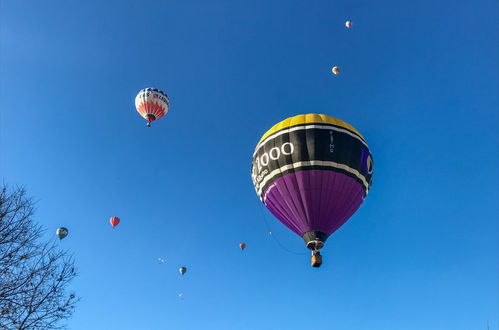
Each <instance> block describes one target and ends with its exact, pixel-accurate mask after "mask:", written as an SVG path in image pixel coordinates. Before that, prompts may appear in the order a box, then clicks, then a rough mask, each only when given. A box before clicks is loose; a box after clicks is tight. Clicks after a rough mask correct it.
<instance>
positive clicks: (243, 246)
mask: <svg viewBox="0 0 499 330" xmlns="http://www.w3.org/2000/svg"><path fill="white" fill-rule="evenodd" d="M239 248H241V250H244V249H245V248H246V243H244V242H242V243H239Z"/></svg>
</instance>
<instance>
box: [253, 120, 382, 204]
mask: <svg viewBox="0 0 499 330" xmlns="http://www.w3.org/2000/svg"><path fill="white" fill-rule="evenodd" d="M330 126H331V129H328V125H321V127H320V128H304V129H300V130H294V131H290V132H288V133H284V134H279V135H276V136H275V137H273V138H271V139H269V140H267V141H266V142H265V144H264V145H263V146H261V147H260V148H258V150H257V152H256V154H255V155H254V157H253V163H252V179H253V184H254V186H255V189H256V190H257V193H259V195H260V197H262V195H263V193H264V191H265V190H266V189H267V188H268V187H269V186H270V185H271V184H272V183H273V181H274V180H275V179H277V178H279V177H282V176H283V175H284V174H287V173H291V172H298V171H302V170H310V169H323V170H330V171H333V172H339V173H343V174H346V175H348V176H350V177H352V178H354V179H355V180H357V181H358V182H359V183H360V184H362V185H363V186H364V188H365V190H366V193H367V191H368V190H369V186H370V184H371V179H372V173H373V171H372V169H373V160H372V156H371V153H370V151H369V149H368V148H367V147H366V145H365V144H364V143H363V142H361V141H359V139H357V138H356V137H354V136H352V135H350V134H348V133H345V132H340V131H337V130H334V129H333V126H332V125H330ZM310 162H315V163H310Z"/></svg>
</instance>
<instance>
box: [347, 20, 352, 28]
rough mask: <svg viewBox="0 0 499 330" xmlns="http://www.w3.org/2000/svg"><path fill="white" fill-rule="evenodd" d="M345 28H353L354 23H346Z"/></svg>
mask: <svg viewBox="0 0 499 330" xmlns="http://www.w3.org/2000/svg"><path fill="white" fill-rule="evenodd" d="M345 26H346V27H347V29H349V28H351V27H352V21H346V22H345Z"/></svg>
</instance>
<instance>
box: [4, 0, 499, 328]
mask: <svg viewBox="0 0 499 330" xmlns="http://www.w3.org/2000/svg"><path fill="white" fill-rule="evenodd" d="M0 6H1V7H0V52H1V53H0V84H1V85H0V110H1V126H0V129H1V144H0V148H1V149H0V152H1V163H0V164H1V167H0V172H1V177H2V179H3V180H5V182H7V183H9V184H21V185H25V186H26V188H27V189H28V190H29V192H30V194H32V195H33V196H35V197H36V198H37V199H38V201H39V202H38V210H37V214H36V219H37V220H38V221H39V222H41V223H42V224H43V226H44V227H45V228H46V229H47V237H50V238H51V239H55V238H54V231H55V229H56V228H57V227H59V226H66V227H68V228H69V232H70V233H69V237H68V238H66V239H65V240H63V241H62V242H61V245H62V246H63V247H65V248H67V249H69V250H70V251H71V252H72V253H73V254H74V256H75V258H76V262H77V264H78V267H79V271H80V276H79V277H78V278H77V279H76V280H75V282H74V283H73V288H74V290H75V291H76V293H77V294H78V295H79V296H81V297H82V300H81V303H80V304H79V306H78V308H77V311H76V314H75V315H74V317H73V318H72V319H71V320H70V321H69V326H70V328H71V329H75V330H88V329H95V330H101V329H102V330H109V329H120V330H124V329H181V330H184V329H185V330H191V329H192V330H194V329H196V330H197V329H208V330H210V329H217V330H220V329H228V330H231V329H243V330H246V329H247V330H254V329H273V330H281V329H282V330H292V329H304V328H308V327H310V326H316V325H318V326H320V327H321V328H324V329H338V330H349V329H352V330H354V329H355V330H359V329H360V330H364V329H366V330H401V329H403V330H421V329H425V330H447V329H451V330H469V329H484V330H485V329H486V324H487V320H488V321H489V323H490V328H491V329H498V321H497V317H498V315H497V311H498V285H497V278H498V268H497V248H498V222H497V218H498V214H499V208H498V187H499V178H498V168H499V154H498V152H499V139H498V131H499V117H498V106H499V105H498V89H499V86H498V77H499V72H498V58H499V52H498V44H497V41H498V40H499V39H498V33H499V32H498V31H499V26H498V22H499V19H498V10H499V8H498V3H497V1H493V0H483V1H479V2H476V1H475V2H473V1H463V0H458V1H455V0H443V1H433V0H422V1H396V0H386V1H369V0H339V1H326V0H315V1H312V2H309V1H296V0H288V1H269V0H253V1H242V0H220V1H201V0H199V1H198V0H193V1H190V0H189V1H185V0H165V1H150V2H147V3H145V2H140V1H62V0H60V1H55V0H53V1H34V0H32V1H15V0H2V1H1V2H0ZM347 19H351V20H352V21H353V27H352V28H351V29H350V30H347V29H345V28H344V22H345V20H347ZM333 65H339V66H341V68H342V73H341V75H339V76H333V75H332V74H331V73H330V68H331V67H332V66H333ZM150 86H153V87H158V88H160V89H163V90H164V91H165V92H166V93H167V94H168V95H169V96H170V99H171V104H172V106H171V110H170V113H169V114H168V115H167V116H166V117H164V118H162V119H161V120H159V121H158V122H155V123H154V124H153V127H152V128H147V127H146V126H145V122H144V120H143V119H142V118H141V117H140V116H139V115H138V114H137V112H136V111H135V108H134V97H135V95H136V93H137V92H138V91H139V90H140V89H142V88H144V87H150ZM310 112H314V113H325V114H328V115H331V116H335V117H338V118H341V119H343V120H345V121H347V122H349V123H351V124H352V125H354V126H355V127H356V128H357V129H358V130H359V131H360V132H361V133H362V134H363V135H364V136H365V138H366V139H367V142H368V144H369V146H370V148H371V150H372V152H373V155H374V159H375V173H374V184H373V187H372V189H371V191H370V194H369V196H368V197H367V199H366V202H365V203H364V205H362V207H361V208H360V209H359V211H358V212H357V213H356V214H355V215H354V216H353V217H352V218H351V219H350V221H349V222H347V223H346V224H345V225H344V226H343V227H342V228H341V229H340V230H339V231H337V232H336V233H335V234H334V235H333V236H332V237H331V238H330V240H329V241H328V244H327V246H326V248H325V250H324V253H323V255H324V258H325V260H324V261H325V263H324V265H323V266H322V267H321V268H320V269H313V268H311V267H310V266H309V255H308V253H307V252H306V249H305V246H304V243H303V241H302V240H301V238H299V237H297V236H296V235H294V234H293V233H292V232H291V231H289V230H287V229H286V228H284V227H283V226H282V225H281V224H280V223H279V222H278V221H277V220H275V219H273V218H272V216H271V215H270V214H269V213H268V212H267V211H266V209H265V208H264V207H263V206H262V205H261V204H260V202H259V200H258V198H257V197H256V194H255V192H254V189H253V186H252V183H251V177H250V166H251V158H252V152H253V149H254V146H255V144H256V143H257V141H258V140H259V138H260V136H261V135H262V134H263V133H264V132H265V131H266V130H267V129H269V128H270V127H271V126H272V125H273V124H274V123H276V122H278V121H280V120H282V119H284V118H286V117H289V116H292V115H296V114H301V113H310ZM110 216H119V217H121V219H122V223H121V224H120V225H119V226H118V227H117V228H116V229H115V230H113V229H112V228H111V227H110V225H109V223H108V219H109V217H110ZM264 216H265V217H267V221H268V222H269V224H270V227H271V230H272V231H273V233H274V236H275V237H277V238H278V239H279V240H280V241H281V243H282V244H283V245H284V246H285V247H286V248H287V249H289V250H291V251H295V252H297V253H301V252H303V253H305V254H303V255H299V254H292V253H288V252H287V251H285V250H283V249H281V248H280V247H279V245H277V244H276V242H275V241H274V240H273V239H272V237H271V236H269V235H268V229H267V227H266V224H265V220H264ZM241 241H245V242H246V243H247V244H248V247H247V249H246V250H245V251H244V252H243V253H241V251H240V250H239V248H238V244H239V242H241ZM158 257H163V258H165V259H166V262H165V263H163V264H159V263H158V262H157V258H158ZM180 266H186V267H187V268H188V272H187V274H186V275H185V276H184V277H183V278H181V277H180V275H179V274H178V272H177V269H178V267H180ZM179 292H184V293H185V297H184V298H179V297H178V296H177V295H178V293H179Z"/></svg>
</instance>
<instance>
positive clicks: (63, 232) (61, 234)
mask: <svg viewBox="0 0 499 330" xmlns="http://www.w3.org/2000/svg"><path fill="white" fill-rule="evenodd" d="M68 233H69V232H68V229H67V228H65V227H60V228H57V230H56V231H55V234H56V235H57V237H59V240H61V239H63V238H64V237H66V236H68Z"/></svg>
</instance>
